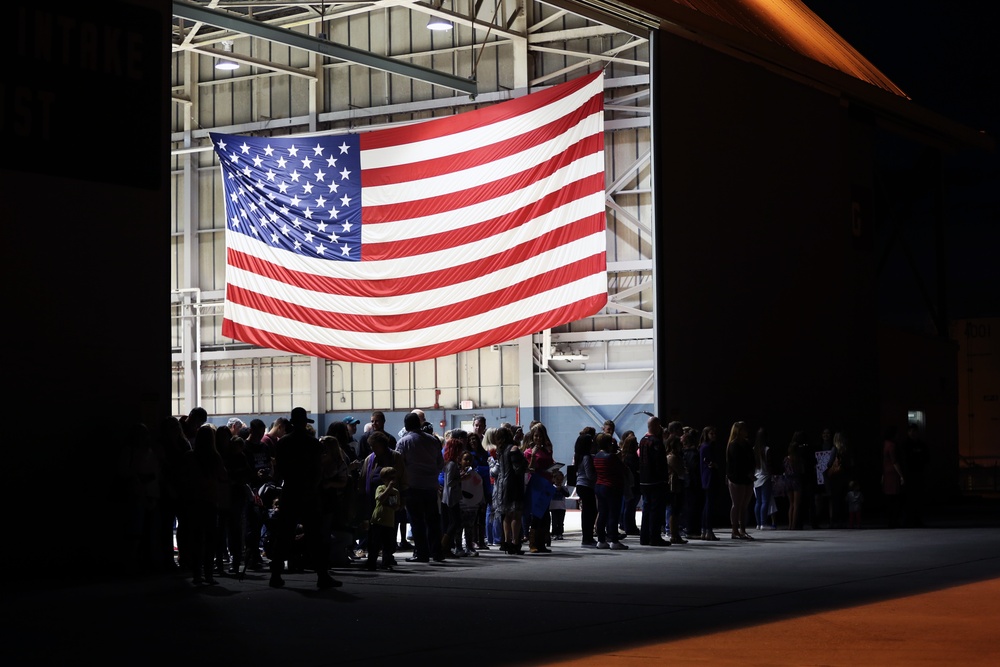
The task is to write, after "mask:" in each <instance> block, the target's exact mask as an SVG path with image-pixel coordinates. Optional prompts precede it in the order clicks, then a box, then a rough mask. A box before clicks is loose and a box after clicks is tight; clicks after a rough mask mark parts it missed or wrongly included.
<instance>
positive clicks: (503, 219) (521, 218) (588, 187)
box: [361, 174, 605, 262]
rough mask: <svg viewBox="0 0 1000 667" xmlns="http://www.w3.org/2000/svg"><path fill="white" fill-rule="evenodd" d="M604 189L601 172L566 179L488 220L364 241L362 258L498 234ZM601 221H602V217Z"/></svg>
mask: <svg viewBox="0 0 1000 667" xmlns="http://www.w3.org/2000/svg"><path fill="white" fill-rule="evenodd" d="M603 191H604V174H593V175H591V176H588V177H586V178H582V179H580V180H578V181H574V182H572V183H567V184H566V185H565V186H563V187H561V188H560V189H558V190H556V191H554V192H550V193H549V194H547V195H545V196H544V197H541V198H540V199H537V200H535V201H533V202H531V203H529V204H526V205H525V206H523V207H522V208H519V209H516V210H514V211H511V212H510V213H505V214H504V215H500V216H497V217H495V218H491V219H489V220H483V221H482V222H480V223H477V224H475V225H468V226H466V227H460V228H458V229H452V230H448V231H446V232H440V233H438V234H428V235H426V236H422V237H421V238H420V239H417V240H413V239H408V240H405V241H391V242H386V243H374V242H367V243H365V244H364V247H363V248H362V250H361V253H362V258H363V259H364V261H366V262H371V261H379V260H385V259H397V258H403V257H414V256H418V255H424V254H427V253H430V252H436V251H439V250H447V249H448V248H454V247H458V246H463V245H467V244H470V243H477V242H479V241H483V240H485V239H488V238H490V237H492V236H496V235H497V234H502V233H504V232H507V231H510V230H512V229H517V228H518V227H521V226H522V225H525V224H527V223H528V222H530V221H531V220H534V219H536V218H539V217H541V216H543V215H546V214H548V213H551V212H552V211H554V210H555V209H557V208H559V207H560V206H564V205H566V204H568V203H570V202H572V201H575V200H577V199H580V198H582V197H585V196H587V195H590V194H593V193H595V192H603ZM601 224H602V225H603V224H605V223H604V221H602V222H601Z"/></svg>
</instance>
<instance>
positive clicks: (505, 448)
mask: <svg viewBox="0 0 1000 667" xmlns="http://www.w3.org/2000/svg"><path fill="white" fill-rule="evenodd" d="M493 440H494V442H496V444H497V460H496V464H495V468H493V469H491V471H490V472H491V474H493V475H494V477H495V478H496V485H495V486H494V487H493V508H494V511H495V512H498V513H499V514H500V515H501V523H502V524H503V536H504V541H503V542H502V543H501V544H500V548H501V549H503V550H504V551H506V552H507V553H508V554H511V555H520V554H523V553H524V552H523V551H522V550H521V533H522V530H521V514H522V512H523V511H524V473H525V472H526V471H527V469H528V464H527V462H526V461H525V460H524V455H523V454H522V453H521V448H520V447H518V446H517V445H515V444H514V438H513V434H511V432H510V429H507V428H503V427H501V428H498V429H497V430H496V432H495V433H494V436H493Z"/></svg>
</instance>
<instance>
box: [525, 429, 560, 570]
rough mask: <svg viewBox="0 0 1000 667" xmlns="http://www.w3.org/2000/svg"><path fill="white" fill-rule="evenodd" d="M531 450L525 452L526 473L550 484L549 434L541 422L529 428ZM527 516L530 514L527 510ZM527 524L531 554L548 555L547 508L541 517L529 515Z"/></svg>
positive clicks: (548, 516)
mask: <svg viewBox="0 0 1000 667" xmlns="http://www.w3.org/2000/svg"><path fill="white" fill-rule="evenodd" d="M528 438H529V440H530V444H531V448H530V449H529V450H526V451H525V458H526V459H527V461H528V472H530V473H531V474H532V475H538V476H539V477H541V478H542V479H544V480H545V481H547V482H549V483H550V484H551V483H552V471H551V470H550V468H552V466H553V465H554V464H555V459H554V458H552V441H551V440H550V439H549V432H548V430H547V429H546V428H545V424H542V423H541V422H539V423H537V424H535V425H534V426H532V427H531V432H530V434H529V435H528ZM529 514H531V512H530V510H529ZM528 519H529V524H528V547H529V550H530V551H531V553H533V554H535V553H548V552H549V548H548V545H549V544H550V542H549V539H550V537H549V532H550V531H551V527H552V515H551V514H549V510H548V507H546V508H545V512H544V513H543V514H542V516H535V515H534V514H531V516H530V517H528Z"/></svg>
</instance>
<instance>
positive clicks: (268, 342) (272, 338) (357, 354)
mask: <svg viewBox="0 0 1000 667" xmlns="http://www.w3.org/2000/svg"><path fill="white" fill-rule="evenodd" d="M606 303H607V294H599V295H595V296H591V297H587V298H584V299H581V300H580V301H577V302H574V303H571V304H568V305H566V306H563V307H561V308H557V309H554V310H551V311H547V312H545V313H539V314H537V315H533V316H531V317H528V318H525V319H523V320H519V321H516V322H511V323H509V324H505V325H504V326H502V327H497V328H494V329H490V330H489V331H485V332H482V333H477V334H474V335H470V336H464V337H461V338H455V339H453V340H449V341H442V342H440V343H435V344H434V345H425V346H421V347H414V348H403V349H396V350H359V349H353V348H343V347H336V346H333V345H319V344H316V343H312V342H309V341H303V340H299V339H297V338H291V337H289V336H282V335H279V334H275V333H271V332H269V331H263V330H261V329H257V328H254V327H249V326H246V325H242V324H238V323H236V322H232V321H230V320H223V323H222V335H223V336H226V337H228V338H233V339H235V340H240V341H243V342H246V343H251V344H253V345H260V346H262V347H266V348H270V349H273V350H293V351H294V352H295V353H296V354H304V355H308V356H312V357H319V358H321V359H337V360H340V361H354V362H360V363H404V362H408V361H423V360H424V359H431V358H434V357H443V356H446V355H449V354H457V353H459V352H464V351H466V350H474V349H477V348H481V347H487V346H489V345H495V344H499V343H506V342H508V341H511V340H514V339H515V338H519V337H521V336H526V335H528V334H532V333H535V332H536V331H541V330H542V329H548V328H550V327H553V326H558V325H559V324H560V323H565V322H572V321H574V320H578V319H580V318H581V317H586V316H588V315H591V314H593V313H595V312H596V311H598V310H599V309H600V308H602V307H603V306H604V305H605V304H606Z"/></svg>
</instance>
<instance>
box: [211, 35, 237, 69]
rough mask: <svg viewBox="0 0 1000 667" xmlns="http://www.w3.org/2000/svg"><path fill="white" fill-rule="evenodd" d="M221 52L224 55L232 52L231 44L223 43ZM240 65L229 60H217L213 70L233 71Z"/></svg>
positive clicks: (228, 42)
mask: <svg viewBox="0 0 1000 667" xmlns="http://www.w3.org/2000/svg"><path fill="white" fill-rule="evenodd" d="M222 50H223V51H225V52H226V53H232V52H233V43H232V42H230V41H228V40H227V41H225V42H223V43H222ZM239 66H240V64H239V63H238V62H236V61H235V60H230V59H229V58H219V60H218V62H216V63H215V69H222V70H234V69H238V68H239Z"/></svg>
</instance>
